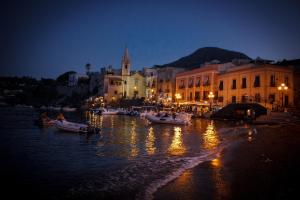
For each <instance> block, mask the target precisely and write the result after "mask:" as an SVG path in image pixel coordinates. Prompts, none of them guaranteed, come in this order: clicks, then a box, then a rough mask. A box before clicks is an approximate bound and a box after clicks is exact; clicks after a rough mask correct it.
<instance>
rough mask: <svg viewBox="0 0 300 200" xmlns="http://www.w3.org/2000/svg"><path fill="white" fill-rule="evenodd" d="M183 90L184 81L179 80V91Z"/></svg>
mask: <svg viewBox="0 0 300 200" xmlns="http://www.w3.org/2000/svg"><path fill="white" fill-rule="evenodd" d="M183 88H185V85H184V80H180V84H179V89H183Z"/></svg>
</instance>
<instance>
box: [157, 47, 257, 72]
mask: <svg viewBox="0 0 300 200" xmlns="http://www.w3.org/2000/svg"><path fill="white" fill-rule="evenodd" d="M233 59H249V60H252V59H251V58H250V57H248V56H247V55H245V54H243V53H240V52H236V51H230V50H226V49H221V48H217V47H204V48H200V49H198V50H197V51H195V52H194V53H192V54H190V55H188V56H185V57H182V58H180V59H178V60H176V61H174V62H171V63H168V64H165V65H156V67H166V66H172V67H177V68H185V69H192V68H195V67H199V66H200V65H202V64H204V63H205V62H210V61H212V60H218V61H220V62H221V63H226V62H230V61H232V60H233Z"/></svg>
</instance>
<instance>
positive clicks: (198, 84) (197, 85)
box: [196, 77, 201, 87]
mask: <svg viewBox="0 0 300 200" xmlns="http://www.w3.org/2000/svg"><path fill="white" fill-rule="evenodd" d="M200 84H201V79H200V77H197V78H196V87H200Z"/></svg>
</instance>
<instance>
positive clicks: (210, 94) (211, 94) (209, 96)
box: [208, 92, 215, 110]
mask: <svg viewBox="0 0 300 200" xmlns="http://www.w3.org/2000/svg"><path fill="white" fill-rule="evenodd" d="M214 97H215V95H214V93H213V92H209V94H208V98H209V100H210V105H209V110H211V104H212V99H213V98H214Z"/></svg>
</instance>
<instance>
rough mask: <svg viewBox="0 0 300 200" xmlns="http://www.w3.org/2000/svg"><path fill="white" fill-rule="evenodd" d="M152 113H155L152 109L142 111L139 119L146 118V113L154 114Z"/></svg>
mask: <svg viewBox="0 0 300 200" xmlns="http://www.w3.org/2000/svg"><path fill="white" fill-rule="evenodd" d="M154 114H155V112H154V111H144V112H142V113H140V118H141V119H146V116H147V115H154Z"/></svg>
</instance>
